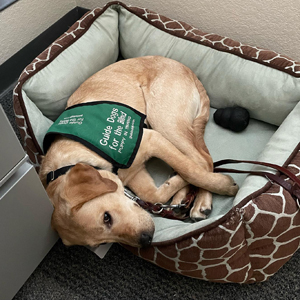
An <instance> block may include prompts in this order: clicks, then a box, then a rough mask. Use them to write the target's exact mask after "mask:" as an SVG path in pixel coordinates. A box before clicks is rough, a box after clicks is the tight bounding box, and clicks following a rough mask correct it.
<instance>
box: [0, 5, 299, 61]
mask: <svg viewBox="0 0 300 300" xmlns="http://www.w3.org/2000/svg"><path fill="white" fill-rule="evenodd" d="M122 1H123V2H125V3H126V4H132V5H136V6H140V7H147V8H149V9H152V10H154V11H156V12H159V13H161V14H163V15H166V16H168V17H170V18H174V19H177V20H182V21H185V22H187V23H189V24H192V25H194V26H195V27H198V28H199V29H201V30H203V31H206V32H213V33H217V34H220V35H225V36H228V37H230V38H232V39H235V40H237V41H240V42H243V43H246V44H250V45H253V46H259V47H263V48H266V49H270V50H274V51H277V52H279V53H282V54H285V55H288V56H290V57H291V58H293V59H295V60H298V61H300V50H299V42H300V29H299V28H300V1H299V0H289V1H279V0H264V1H261V0H184V1H181V0H151V1H146V0H122ZM106 2H108V0H19V1H18V2H16V3H15V4H13V5H11V6H10V7H8V8H7V9H5V10H4V11H2V12H1V13H0V65H1V64H2V63H3V62H4V61H6V60H7V59H8V58H10V57H11V56H12V55H13V54H15V53H16V52H17V51H18V50H20V49H21V48H22V47H24V46H25V45H26V44H28V43H29V42H30V41H31V40H32V39H34V38H35V37H36V36H38V35H39V34H40V33H42V32H43V31H44V30H46V29H47V28H48V27H49V26H51V25H52V24H53V23H55V22H56V21H57V20H58V19H59V18H61V17H62V16H63V15H65V14H66V13H67V12H68V11H69V10H71V9H72V8H74V7H75V6H76V5H78V6H82V7H85V8H94V7H102V6H103V5H104V4H105V3H106ZM287 3H288V4H287Z"/></svg>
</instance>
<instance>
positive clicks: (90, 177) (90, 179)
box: [64, 163, 118, 210]
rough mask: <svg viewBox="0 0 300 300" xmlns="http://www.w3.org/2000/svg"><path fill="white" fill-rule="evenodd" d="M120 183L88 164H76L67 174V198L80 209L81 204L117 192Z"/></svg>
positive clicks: (76, 208) (73, 207)
mask: <svg viewBox="0 0 300 300" xmlns="http://www.w3.org/2000/svg"><path fill="white" fill-rule="evenodd" d="M117 188H118V185H117V184H116V183H115V182H114V181H112V180H110V179H108V178H103V177H102V176H101V175H100V174H99V172H98V171H97V170H96V169H95V168H93V167H91V166H88V165H85V164H81V163H79V164H76V165H75V166H74V167H73V168H72V169H71V170H70V171H69V173H68V174H67V177H66V185H65V189H64V192H65V196H66V197H65V200H67V201H68V202H69V204H71V207H72V209H75V210H78V209H79V208H81V206H82V205H83V204H84V203H86V202H88V201H90V200H92V199H94V198H96V197H98V196H101V195H103V194H106V193H111V192H115V191H116V190H117Z"/></svg>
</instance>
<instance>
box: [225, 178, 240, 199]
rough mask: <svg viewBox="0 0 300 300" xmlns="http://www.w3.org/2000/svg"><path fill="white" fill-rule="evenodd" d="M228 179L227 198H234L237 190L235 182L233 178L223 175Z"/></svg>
mask: <svg viewBox="0 0 300 300" xmlns="http://www.w3.org/2000/svg"><path fill="white" fill-rule="evenodd" d="M225 176H227V177H228V179H229V182H230V183H229V185H228V188H227V193H226V194H227V195H228V196H235V195H236V194H237V192H238V190H239V186H238V185H237V184H236V182H235V181H234V180H233V178H232V177H231V176H229V175H225Z"/></svg>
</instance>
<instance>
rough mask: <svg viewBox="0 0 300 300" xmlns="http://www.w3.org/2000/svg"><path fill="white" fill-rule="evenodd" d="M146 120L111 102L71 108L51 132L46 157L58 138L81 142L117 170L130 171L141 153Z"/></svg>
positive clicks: (137, 113) (85, 104) (56, 122)
mask: <svg viewBox="0 0 300 300" xmlns="http://www.w3.org/2000/svg"><path fill="white" fill-rule="evenodd" d="M145 118H146V116H145V115H144V114H142V113H141V112H139V111H137V110H135V109H134V108H132V107H130V106H128V105H125V104H122V103H118V102H110V101H97V102H89V103H81V104H78V105H74V106H71V107H69V108H67V109H66V110H65V111H64V112H63V113H62V114H61V115H60V116H59V117H58V118H57V120H56V121H55V122H54V123H53V124H52V126H51V127H50V128H49V130H48V131H47V133H46V135H45V138H44V141H43V148H44V152H45V153H46V152H47V150H48V149H49V147H50V145H51V143H52V142H53V140H54V138H55V136H56V135H57V134H60V135H63V136H65V137H68V138H70V139H72V140H75V141H78V142H80V143H82V144H83V145H85V146H86V147H88V148H89V149H91V150H93V151H94V152H96V153H98V154H99V155H100V156H101V157H103V158H105V159H106V160H108V161H109V162H111V163H112V164H113V165H114V167H117V168H123V169H124V168H129V167H130V166H131V164H132V162H133V160H134V158H135V156H136V153H137V151H138V149H139V146H140V143H141V139H142V136H143V126H144V121H145Z"/></svg>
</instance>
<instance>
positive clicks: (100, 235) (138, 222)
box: [47, 163, 154, 247]
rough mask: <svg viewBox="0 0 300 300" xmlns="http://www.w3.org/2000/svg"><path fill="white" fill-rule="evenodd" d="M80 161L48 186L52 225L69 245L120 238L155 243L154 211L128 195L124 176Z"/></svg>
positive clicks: (139, 244)
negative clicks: (99, 169) (121, 178)
mask: <svg viewBox="0 0 300 300" xmlns="http://www.w3.org/2000/svg"><path fill="white" fill-rule="evenodd" d="M101 173H102V175H103V176H101V175H100V173H99V172H98V171H97V170H96V169H94V168H93V167H91V166H88V165H85V164H81V163H79V164H76V165H75V166H74V167H73V168H71V169H70V170H69V171H68V172H67V173H66V175H65V176H60V177H59V178H57V179H56V180H54V181H53V182H51V183H50V184H49V186H48V187H47V193H48V195H49V197H50V199H51V201H52V203H53V205H54V212H53V215H52V226H53V228H54V229H55V230H56V231H57V232H58V234H59V235H60V237H61V239H62V241H63V243H64V244H65V245H89V246H96V245H99V244H101V243H110V242H120V243H124V244H128V245H131V246H134V247H143V246H148V245H150V244H151V240H152V237H153V233H154V223H153V221H152V219H151V217H150V215H149V214H148V213H147V212H145V211H144V210H143V209H142V208H140V207H139V206H138V204H136V203H135V202H134V201H132V200H130V199H129V198H128V197H126V196H125V195H124V187H123V184H122V182H121V181H120V179H119V178H118V177H117V176H116V175H114V174H112V173H111V172H108V171H101Z"/></svg>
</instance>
